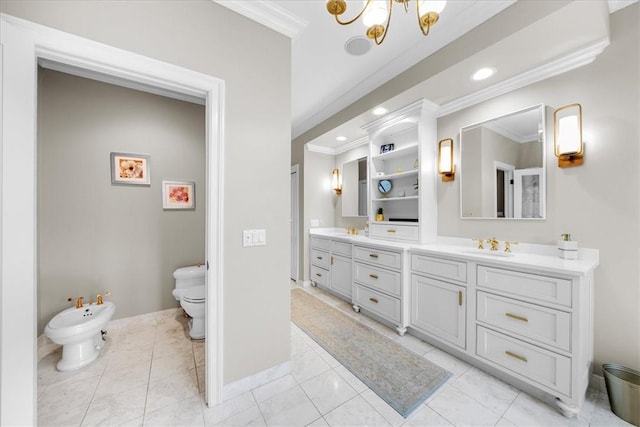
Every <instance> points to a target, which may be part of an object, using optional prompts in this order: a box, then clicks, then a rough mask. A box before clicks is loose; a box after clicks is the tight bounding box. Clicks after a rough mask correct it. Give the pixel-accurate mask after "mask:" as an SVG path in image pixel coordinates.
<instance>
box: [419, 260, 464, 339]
mask: <svg viewBox="0 0 640 427" xmlns="http://www.w3.org/2000/svg"><path fill="white" fill-rule="evenodd" d="M410 256H411V321H410V326H411V327H412V328H414V329H416V330H418V331H420V332H422V333H424V334H427V335H430V336H433V337H435V338H438V339H440V340H442V341H445V342H447V343H449V344H453V345H455V346H457V347H460V348H462V349H465V348H466V327H467V325H466V319H467V307H466V304H467V288H466V273H467V263H466V262H463V261H455V260H446V259H441V258H435V257H429V256H425V255H420V254H415V253H412V254H411V255H410Z"/></svg>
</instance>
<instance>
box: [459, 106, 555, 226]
mask: <svg viewBox="0 0 640 427" xmlns="http://www.w3.org/2000/svg"><path fill="white" fill-rule="evenodd" d="M545 147H546V141H545V114H544V105H536V106H533V107H530V108H526V109H524V110H520V111H515V112H513V113H510V114H506V115H504V116H500V117H496V118H494V119H491V120H487V121H484V122H481V123H476V124H472V125H469V126H465V127H462V128H461V129H460V174H461V181H460V216H461V218H463V219H487V218H489V219H496V218H504V219H544V218H545V217H546V179H545V178H546V169H545Z"/></svg>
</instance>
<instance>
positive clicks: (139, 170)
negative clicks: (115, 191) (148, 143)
mask: <svg viewBox="0 0 640 427" xmlns="http://www.w3.org/2000/svg"><path fill="white" fill-rule="evenodd" d="M150 173H151V170H150V168H149V156H147V155H146V154H128V153H111V184H119V185H147V186H148V185H151V177H150Z"/></svg>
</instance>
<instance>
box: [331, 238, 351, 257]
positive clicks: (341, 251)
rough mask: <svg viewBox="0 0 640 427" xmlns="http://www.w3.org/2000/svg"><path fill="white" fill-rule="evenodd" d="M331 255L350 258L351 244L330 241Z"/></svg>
mask: <svg viewBox="0 0 640 427" xmlns="http://www.w3.org/2000/svg"><path fill="white" fill-rule="evenodd" d="M331 254H333V255H342V256H346V257H349V258H351V243H344V242H336V241H334V240H332V241H331Z"/></svg>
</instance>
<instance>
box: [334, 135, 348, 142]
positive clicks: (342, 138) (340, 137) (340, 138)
mask: <svg viewBox="0 0 640 427" xmlns="http://www.w3.org/2000/svg"><path fill="white" fill-rule="evenodd" d="M336 140H337V141H340V142H343V141H346V140H347V137H346V136H339V137H337V138H336Z"/></svg>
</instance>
